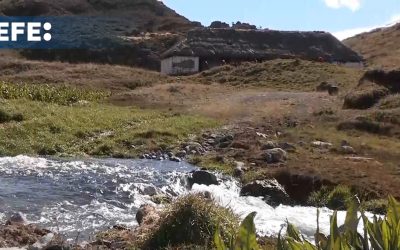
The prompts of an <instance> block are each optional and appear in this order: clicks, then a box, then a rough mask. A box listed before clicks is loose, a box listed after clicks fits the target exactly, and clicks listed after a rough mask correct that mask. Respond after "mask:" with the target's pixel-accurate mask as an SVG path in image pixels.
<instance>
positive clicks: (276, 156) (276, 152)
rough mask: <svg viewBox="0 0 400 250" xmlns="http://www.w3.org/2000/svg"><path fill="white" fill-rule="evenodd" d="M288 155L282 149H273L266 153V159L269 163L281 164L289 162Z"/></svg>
mask: <svg viewBox="0 0 400 250" xmlns="http://www.w3.org/2000/svg"><path fill="white" fill-rule="evenodd" d="M287 158H288V154H287V152H286V151H285V150H283V149H281V148H273V149H268V150H266V151H265V154H264V159H265V161H266V162H267V163H270V164H272V163H279V162H283V161H285V160H287Z"/></svg>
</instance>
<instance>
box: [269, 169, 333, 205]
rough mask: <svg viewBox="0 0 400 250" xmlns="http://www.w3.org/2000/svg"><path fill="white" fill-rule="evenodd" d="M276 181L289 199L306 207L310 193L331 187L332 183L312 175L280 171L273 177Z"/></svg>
mask: <svg viewBox="0 0 400 250" xmlns="http://www.w3.org/2000/svg"><path fill="white" fill-rule="evenodd" d="M275 178H276V180H277V181H278V182H279V184H281V185H282V186H283V187H284V188H285V191H286V192H287V193H288V195H289V197H290V198H291V199H292V200H293V201H295V202H296V203H300V204H304V205H306V203H307V199H308V197H309V195H310V194H311V192H313V191H317V190H319V189H321V187H322V186H332V185H333V183H332V182H330V181H328V180H325V179H323V178H321V177H320V176H314V175H302V174H296V173H290V172H289V171H281V172H278V173H277V174H276V175H275Z"/></svg>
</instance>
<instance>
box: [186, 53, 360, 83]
mask: <svg viewBox="0 0 400 250" xmlns="http://www.w3.org/2000/svg"><path fill="white" fill-rule="evenodd" d="M360 76H361V71H360V70H358V69H352V68H346V67H341V66H337V65H332V64H329V63H318V62H311V61H303V60H293V59H289V60H284V59H278V60H272V61H266V62H263V63H243V64H241V65H240V66H238V67H234V66H230V65H225V66H222V67H218V68H214V69H211V70H209V71H205V72H202V73H200V74H198V75H196V76H193V78H194V79H195V80H197V81H200V82H202V83H212V82H216V83H222V84H229V85H256V86H266V87H271V88H275V89H279V90H315V87H316V86H317V85H319V84H320V83H321V82H323V81H330V80H332V81H335V82H337V84H338V85H339V87H343V88H345V89H348V88H349V87H354V86H355V85H356V84H357V82H358V80H359V78H360Z"/></svg>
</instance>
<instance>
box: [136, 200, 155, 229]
mask: <svg viewBox="0 0 400 250" xmlns="http://www.w3.org/2000/svg"><path fill="white" fill-rule="evenodd" d="M159 218H160V217H159V215H158V213H157V209H156V208H155V207H153V206H152V205H149V204H144V205H141V206H140V208H139V210H138V211H137V213H136V221H137V222H138V223H139V225H142V224H151V223H152V222H154V221H155V220H157V219H159Z"/></svg>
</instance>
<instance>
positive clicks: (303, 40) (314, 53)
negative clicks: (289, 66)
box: [161, 28, 363, 75]
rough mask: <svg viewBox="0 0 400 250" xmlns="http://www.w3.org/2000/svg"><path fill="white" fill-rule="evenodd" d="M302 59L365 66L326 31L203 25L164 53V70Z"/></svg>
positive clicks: (185, 71)
mask: <svg viewBox="0 0 400 250" xmlns="http://www.w3.org/2000/svg"><path fill="white" fill-rule="evenodd" d="M278 58H281V59H285V58H286V59H290V58H299V59H304V60H314V61H324V62H330V63H340V64H342V63H343V64H346V63H350V64H357V65H362V62H363V59H362V57H361V56H359V55H358V54H357V53H356V52H354V51H353V50H351V49H350V48H348V47H346V46H345V45H343V44H342V43H341V42H340V41H339V40H338V39H336V38H335V37H334V36H333V35H331V34H330V33H326V32H297V31H274V30H249V29H246V30H245V29H227V28H221V29H212V28H200V29H194V30H191V31H189V32H188V34H187V37H186V39H184V40H183V41H181V42H179V43H178V44H176V45H175V46H173V47H172V48H171V49H169V50H168V51H166V52H165V53H164V54H162V62H161V73H164V74H168V75H188V74H194V73H197V72H199V71H203V70H207V69H210V68H213V67H215V66H220V65H223V64H237V63H240V62H245V61H250V62H261V61H265V60H272V59H278Z"/></svg>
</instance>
